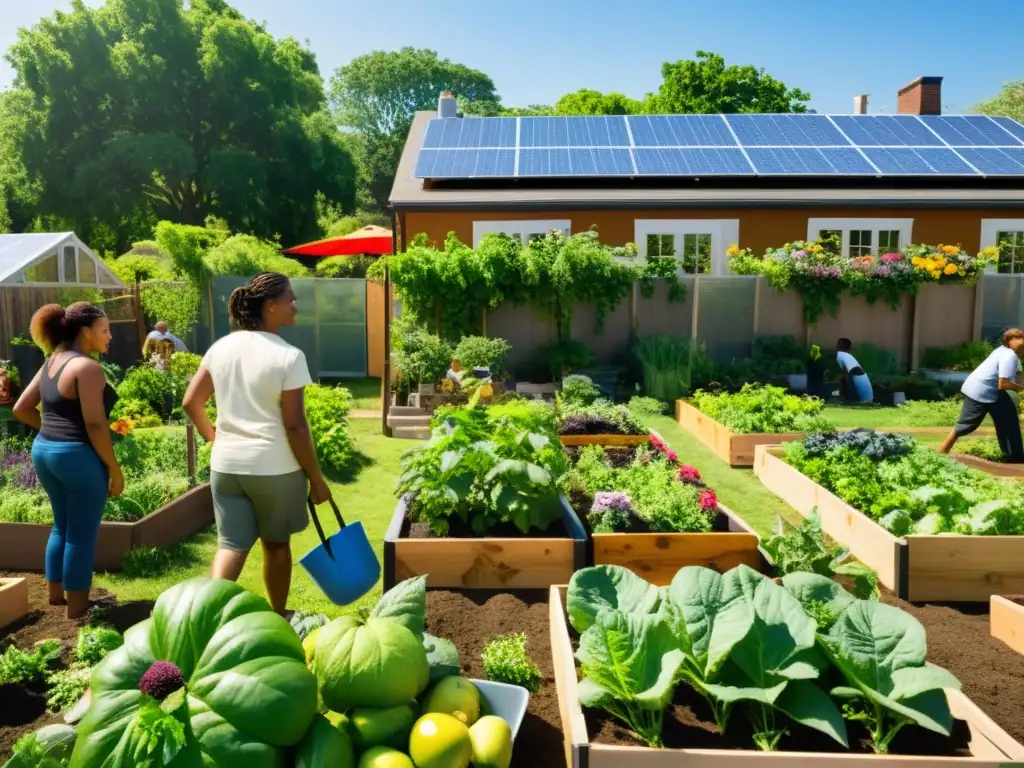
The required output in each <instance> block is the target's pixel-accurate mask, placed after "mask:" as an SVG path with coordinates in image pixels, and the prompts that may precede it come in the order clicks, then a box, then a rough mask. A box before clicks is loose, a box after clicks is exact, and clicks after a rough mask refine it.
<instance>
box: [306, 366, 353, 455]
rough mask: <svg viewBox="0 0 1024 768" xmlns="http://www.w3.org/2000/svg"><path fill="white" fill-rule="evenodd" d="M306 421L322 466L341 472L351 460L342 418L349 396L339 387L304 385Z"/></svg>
mask: <svg viewBox="0 0 1024 768" xmlns="http://www.w3.org/2000/svg"><path fill="white" fill-rule="evenodd" d="M305 400H306V420H307V421H308V422H309V430H310V432H311V433H312V436H313V445H314V446H316V455H317V459H319V461H320V466H321V468H322V469H327V470H334V471H336V472H340V471H341V470H343V469H344V468H345V467H346V466H347V465H348V463H349V461H350V460H351V459H352V455H353V453H354V450H353V447H352V439H351V438H350V437H349V435H348V421H347V420H346V419H345V417H346V416H348V412H349V410H350V408H351V404H352V396H351V395H350V394H349V391H348V390H347V389H344V388H342V387H328V386H325V385H323V384H313V385H311V386H308V387H306V392H305Z"/></svg>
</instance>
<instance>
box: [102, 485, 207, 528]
mask: <svg viewBox="0 0 1024 768" xmlns="http://www.w3.org/2000/svg"><path fill="white" fill-rule="evenodd" d="M187 490H188V480H186V479H185V478H184V477H183V476H181V475H173V474H169V473H160V474H150V475H146V476H144V477H141V478H140V479H137V480H132V481H130V482H127V483H126V484H125V488H124V493H122V494H121V495H120V496H118V497H117V498H114V499H107V507H106V509H105V510H104V511H103V519H104V520H112V521H115V522H123V523H131V522H135V521H136V520H141V519H142V518H144V517H146V516H147V515H151V514H152V513H154V512H156V511H157V510H158V509H160V508H161V507H163V506H165V505H166V504H169V503H170V502H172V501H173V500H174V499H176V498H178V497H179V496H181V495H182V494H183V493H185V491H187Z"/></svg>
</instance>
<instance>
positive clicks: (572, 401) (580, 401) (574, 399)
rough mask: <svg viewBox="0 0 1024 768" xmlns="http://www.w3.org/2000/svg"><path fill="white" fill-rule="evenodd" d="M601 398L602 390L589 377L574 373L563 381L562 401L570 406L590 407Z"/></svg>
mask: <svg viewBox="0 0 1024 768" xmlns="http://www.w3.org/2000/svg"><path fill="white" fill-rule="evenodd" d="M600 396H601V390H600V389H599V388H598V386H597V385H596V384H595V383H594V382H593V380H592V379H591V378H590V377H589V376H584V375H582V374H579V373H574V374H571V375H569V376H566V377H565V378H564V379H563V380H562V392H561V395H560V400H561V402H562V403H565V404H566V405H570V406H577V407H578V406H584V407H585V406H588V405H590V404H591V403H593V402H594V401H595V400H597V398H599V397H600Z"/></svg>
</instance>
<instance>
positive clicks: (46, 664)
mask: <svg viewBox="0 0 1024 768" xmlns="http://www.w3.org/2000/svg"><path fill="white" fill-rule="evenodd" d="M59 660H60V640H40V641H39V642H38V643H36V644H35V645H34V646H32V650H31V651H22V650H20V649H19V648H17V647H16V646H14V645H9V646H8V647H7V650H6V651H4V653H3V655H0V686H2V685H8V684H10V683H34V682H37V681H39V680H45V679H46V677H47V675H48V674H49V672H50V667H51V666H53V665H54V664H55V663H57V661H59Z"/></svg>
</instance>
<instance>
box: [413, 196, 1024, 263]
mask: <svg viewBox="0 0 1024 768" xmlns="http://www.w3.org/2000/svg"><path fill="white" fill-rule="evenodd" d="M404 217H405V228H406V231H407V232H408V236H409V237H410V238H411V237H412V236H414V235H417V234H419V233H420V232H423V233H425V234H426V235H427V237H428V239H429V240H430V241H431V242H432V243H433V244H435V245H436V246H437V247H443V246H444V239H445V237H446V236H447V234H448V232H450V231H454V232H455V233H456V234H457V235H458V237H459V239H460V240H462V241H463V242H466V243H472V242H473V222H474V221H497V220H501V221H505V220H514V221H525V220H528V219H569V220H570V221H572V231H573V232H582V231H584V230H586V229H589V228H590V227H591V225H594V224H596V225H597V229H598V232H599V233H600V235H601V242H603V243H607V244H608V245H625V244H626V243H630V242H633V240H634V238H635V224H634V222H635V220H636V219H738V220H739V222H740V241H739V244H740V245H742V246H743V247H745V248H751V249H753V251H754V253H760V252H763V251H764V250H765V249H767V248H774V247H777V246H780V245H782V244H784V243H787V242H791V241H793V240H803V239H804V238H806V237H807V220H808V219H809V218H859V219H868V218H884V219H890V218H910V219H913V220H914V229H913V241H914V242H915V243H928V244H932V245H937V244H939V243H959V244H960V245H962V246H963V247H964V249H966V250H967V251H968V252H970V253H976V252H977V251H978V250H979V249H980V242H981V220H982V219H1006V218H1014V217H1022V218H1024V206H1022V207H1021V210H1020V211H1008V210H1006V209H991V210H985V209H959V210H958V209H955V208H941V209H933V208H927V209H921V208H917V209H915V208H799V209H774V208H768V209H764V210H756V209H754V210H750V209H715V210H711V209H708V210H678V211H557V210H542V211H515V212H509V213H501V212H493V211H487V212H476V213H474V212H465V211H446V212H436V213H435V212H433V211H431V212H423V211H408V212H406V213H405V214H404Z"/></svg>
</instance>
